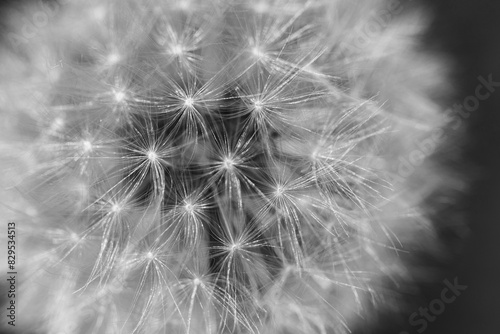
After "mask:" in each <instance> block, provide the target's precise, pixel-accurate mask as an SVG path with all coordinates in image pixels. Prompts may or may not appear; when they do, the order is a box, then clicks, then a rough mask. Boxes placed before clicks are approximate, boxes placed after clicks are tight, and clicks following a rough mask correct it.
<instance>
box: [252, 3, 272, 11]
mask: <svg viewBox="0 0 500 334" xmlns="http://www.w3.org/2000/svg"><path fill="white" fill-rule="evenodd" d="M252 8H253V10H254V11H255V12H256V13H259V14H263V13H265V12H267V11H269V4H268V2H267V1H259V2H257V3H255V4H254V5H253V7H252Z"/></svg>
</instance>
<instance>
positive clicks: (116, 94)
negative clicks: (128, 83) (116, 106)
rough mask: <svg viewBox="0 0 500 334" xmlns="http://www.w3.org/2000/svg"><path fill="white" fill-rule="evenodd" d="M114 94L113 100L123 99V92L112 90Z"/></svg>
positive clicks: (120, 100) (121, 100)
mask: <svg viewBox="0 0 500 334" xmlns="http://www.w3.org/2000/svg"><path fill="white" fill-rule="evenodd" d="M114 96H115V101H116V102H123V100H124V99H125V97H126V95H125V93H124V92H120V91H118V92H114Z"/></svg>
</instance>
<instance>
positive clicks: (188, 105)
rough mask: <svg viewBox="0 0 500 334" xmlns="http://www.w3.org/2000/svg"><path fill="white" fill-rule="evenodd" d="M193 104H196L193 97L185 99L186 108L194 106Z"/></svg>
mask: <svg viewBox="0 0 500 334" xmlns="http://www.w3.org/2000/svg"><path fill="white" fill-rule="evenodd" d="M193 104H194V100H193V98H192V97H188V98H186V99H185V100H184V106H185V107H186V108H192V107H193Z"/></svg>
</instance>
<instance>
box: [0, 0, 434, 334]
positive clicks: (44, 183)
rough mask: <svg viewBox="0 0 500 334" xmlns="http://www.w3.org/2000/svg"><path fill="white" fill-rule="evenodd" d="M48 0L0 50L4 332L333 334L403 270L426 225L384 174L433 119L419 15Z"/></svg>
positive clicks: (350, 6) (374, 8) (314, 3)
mask: <svg viewBox="0 0 500 334" xmlns="http://www.w3.org/2000/svg"><path fill="white" fill-rule="evenodd" d="M398 3H399V2H398ZM399 5H401V6H402V5H403V4H402V3H401V4H399ZM44 6H51V12H50V13H51V16H50V20H51V23H50V24H49V25H47V26H46V27H43V29H42V28H40V29H39V30H38V32H37V34H38V35H37V36H36V38H34V39H33V40H30V41H28V42H29V43H28V42H26V41H24V40H23V38H24V37H22V36H20V35H19V36H17V37H16V36H11V37H12V38H11V41H15V43H14V46H15V48H16V49H17V50H16V52H17V53H16V55H17V56H16V57H11V58H9V57H8V56H6V55H5V54H4V55H3V56H2V57H4V59H6V62H5V64H6V66H9V65H10V66H12V68H16V69H19V68H21V69H20V70H12V69H11V70H10V71H11V72H15V73H16V74H15V76H14V80H12V81H10V82H9V86H10V87H13V88H12V89H11V88H6V92H7V94H6V98H8V99H17V102H10V104H7V105H8V106H9V108H5V109H3V111H2V112H3V114H4V115H5V119H6V122H11V123H9V124H7V123H5V124H4V128H5V129H8V131H7V130H6V132H5V133H6V135H5V136H2V141H3V143H7V144H6V146H7V148H8V149H3V151H2V154H3V155H4V156H5V157H6V160H5V161H6V162H5V163H4V166H3V167H5V166H7V167H9V166H12V168H10V169H9V168H4V170H6V173H7V174H6V175H14V176H13V177H12V179H11V180H9V182H8V184H10V185H14V186H15V187H14V188H9V189H16V190H15V191H14V192H16V193H20V194H22V199H20V198H21V197H19V198H18V197H16V201H17V203H22V204H18V206H17V208H18V210H17V211H18V212H21V213H19V214H18V216H16V217H17V218H16V219H17V220H18V221H19V223H18V226H20V229H21V231H22V235H23V236H24V237H25V239H24V240H25V242H26V244H25V245H24V246H25V248H26V249H25V250H24V257H23V262H24V265H25V266H26V269H25V271H24V272H25V277H29V279H27V283H26V287H25V288H24V291H25V292H24V297H23V298H25V300H24V302H23V304H22V305H21V306H22V307H23V311H21V312H24V314H29V315H30V316H29V317H28V318H26V319H24V320H23V321H24V322H21V324H20V325H21V326H25V327H26V329H27V330H29V329H32V330H41V331H42V332H47V333H307V334H310V333H347V332H348V331H349V330H350V328H355V325H356V323H357V322H359V321H360V318H359V315H360V314H363V311H362V310H363V309H365V308H370V307H369V305H378V304H384V300H385V299H386V298H387V295H386V294H384V293H383V286H387V282H385V281H384V280H383V279H382V278H383V277H389V278H392V279H393V280H394V281H403V280H404V278H405V277H408V276H409V274H408V272H409V271H408V269H405V267H404V266H402V265H401V264H400V260H399V259H398V253H399V252H400V251H404V249H405V247H406V246H407V245H408V243H409V242H410V240H412V239H413V240H416V239H418V235H419V233H420V232H421V231H422V230H425V229H428V228H429V226H427V223H426V221H425V219H424V218H423V216H422V215H421V214H420V213H419V212H418V210H417V209H415V207H414V205H415V204H418V203H416V202H415V198H418V196H409V195H408V194H407V193H405V192H404V189H405V186H404V185H403V184H400V183H396V182H394V180H395V179H394V178H392V177H391V175H392V174H391V173H397V161H398V160H397V158H398V156H399V155H400V154H401V152H405V150H406V149H407V148H408V147H409V146H410V145H411V143H412V142H414V141H418V140H419V139H421V138H425V136H426V135H427V134H428V133H429V131H430V130H431V129H432V128H434V127H436V126H439V124H440V121H439V118H438V117H437V116H436V109H437V108H436V106H435V105H433V104H432V102H431V101H430V100H429V99H428V97H427V95H426V94H427V90H428V89H429V88H434V87H436V82H438V81H439V78H436V77H437V76H436V72H435V71H436V68H437V67H435V63H434V62H433V61H430V60H428V59H425V58H424V57H423V56H422V55H420V56H416V55H414V53H413V52H414V50H413V49H412V40H411V39H409V37H408V36H405V35H411V34H413V33H414V32H417V31H418V29H420V28H419V27H418V25H412V24H408V23H406V24H405V25H403V24H399V23H398V22H397V18H396V17H392V19H393V20H395V22H386V25H388V26H381V27H380V29H379V30H378V31H375V33H373V31H371V32H370V35H369V36H367V35H366V34H367V33H366V31H367V29H366V27H365V25H366V22H370V20H372V19H373V17H375V16H376V15H379V13H380V9H382V10H385V11H386V12H387V10H386V9H385V8H386V7H384V6H387V4H386V2H383V1H354V2H350V1H343V0H329V1H320V0H310V1H298V0H297V1H296V0H276V1H231V0H228V1H201V0H200V1H167V0H163V1H160V0H157V1H156V0H155V1H146V0H140V1H118V0H116V1H112V0H107V1H84V2H76V1H71V2H69V1H65V2H64V4H63V3H60V4H56V3H53V4H52V5H47V4H45V5H44ZM391 6H392V7H388V8H393V7H394V3H392V4H391ZM34 10H35V11H40V10H44V9H43V8H42V7H40V8H38V7H37V8H35V9H34ZM47 12H48V11H47ZM19 15H28V14H26V13H25V12H24V13H21V14H19ZM386 19H387V17H386ZM392 25H394V26H395V27H394V28H393V27H392ZM360 34H365V35H363V36H362V37H363V38H364V40H368V42H367V43H364V44H363V45H361V46H360V45H357V44H356V43H357V41H359V40H360ZM24 39H26V38H24ZM346 45H347V46H346ZM19 54H23V55H24V56H22V57H21V56H19ZM23 57H25V58H23ZM7 59H9V60H8V61H7ZM41 59H44V60H45V61H48V62H49V63H50V64H51V65H50V66H48V67H45V66H42V65H40V62H42V63H43V61H42V60H41ZM41 68H43V70H42V69H41ZM23 70H24V71H27V72H29V74H26V73H24V74H20V73H23ZM16 71H17V72H16ZM4 72H5V73H8V71H6V70H4ZM433 72H434V73H433ZM415 73H418V76H415V75H414V74H415ZM27 77H29V78H27ZM21 78H22V79H23V80H22V81H23V82H22V83H21V80H20V79H21ZM28 83H31V84H28ZM20 87H21V88H20ZM14 90H17V91H16V92H15V93H14V92H13V91H14ZM28 93H30V94H28ZM19 96H24V97H26V96H30V97H31V98H28V99H27V100H29V101H31V102H32V104H30V105H29V106H28V107H27V106H26V105H25V104H23V103H25V102H26V101H27V100H26V98H24V99H20V98H19ZM26 103H27V102H26ZM14 134H15V135H14ZM8 158H9V159H12V161H14V162H15V164H14V163H13V164H12V165H9V164H8V163H7V161H10V160H9V159H8ZM14 166H15V167H14ZM5 178H8V176H6V177H5ZM2 182H3V184H4V185H5V184H7V181H6V180H2ZM415 189H417V188H414V190H415ZM9 191H10V190H9ZM417 192H418V190H415V193H417ZM415 193H413V195H415ZM9 196H12V195H9ZM19 205H21V207H19ZM14 207H16V205H14ZM9 214H10V215H12V212H10V213H9ZM28 243H29V244H28ZM28 272H29V274H28ZM384 282H385V283H384Z"/></svg>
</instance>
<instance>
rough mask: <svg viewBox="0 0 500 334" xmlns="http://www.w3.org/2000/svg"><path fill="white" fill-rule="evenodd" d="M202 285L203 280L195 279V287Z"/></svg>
mask: <svg viewBox="0 0 500 334" xmlns="http://www.w3.org/2000/svg"><path fill="white" fill-rule="evenodd" d="M200 284H201V280H200V279H199V278H198V277H196V278H195V279H193V285H194V286H198V285H200Z"/></svg>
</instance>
